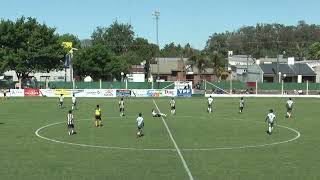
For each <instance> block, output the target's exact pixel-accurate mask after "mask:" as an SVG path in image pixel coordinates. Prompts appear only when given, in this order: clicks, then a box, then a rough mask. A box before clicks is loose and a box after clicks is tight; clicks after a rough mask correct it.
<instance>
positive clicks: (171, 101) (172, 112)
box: [170, 98, 176, 114]
mask: <svg viewBox="0 0 320 180" xmlns="http://www.w3.org/2000/svg"><path fill="white" fill-rule="evenodd" d="M170 109H171V114H176V101H175V100H174V98H172V99H171V100H170Z"/></svg>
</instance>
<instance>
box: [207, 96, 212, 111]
mask: <svg viewBox="0 0 320 180" xmlns="http://www.w3.org/2000/svg"><path fill="white" fill-rule="evenodd" d="M212 103H213V98H212V97H211V96H210V97H209V98H208V113H212Z"/></svg>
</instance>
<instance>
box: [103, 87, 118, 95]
mask: <svg viewBox="0 0 320 180" xmlns="http://www.w3.org/2000/svg"><path fill="white" fill-rule="evenodd" d="M102 94H103V97H116V90H115V89H103V90H102Z"/></svg>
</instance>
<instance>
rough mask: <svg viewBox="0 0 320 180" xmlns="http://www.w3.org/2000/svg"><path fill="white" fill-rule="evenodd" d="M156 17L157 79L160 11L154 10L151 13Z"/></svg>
mask: <svg viewBox="0 0 320 180" xmlns="http://www.w3.org/2000/svg"><path fill="white" fill-rule="evenodd" d="M152 15H153V16H154V17H155V18H156V34H157V46H158V54H157V57H156V58H157V74H158V76H157V80H159V78H160V77H159V55H160V47H159V17H160V12H159V11H155V12H154V13H153V14H152Z"/></svg>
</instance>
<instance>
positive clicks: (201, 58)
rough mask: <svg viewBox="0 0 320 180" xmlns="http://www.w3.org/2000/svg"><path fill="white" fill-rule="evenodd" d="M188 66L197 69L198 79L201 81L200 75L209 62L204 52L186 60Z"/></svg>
mask: <svg viewBox="0 0 320 180" xmlns="http://www.w3.org/2000/svg"><path fill="white" fill-rule="evenodd" d="M188 64H189V65H191V67H196V68H197V69H198V73H199V75H200V79H202V74H203V73H204V72H205V70H206V68H207V67H208V64H209V60H208V57H207V55H206V54H205V53H204V52H200V53H195V54H194V55H192V56H191V57H190V58H189V60H188Z"/></svg>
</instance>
